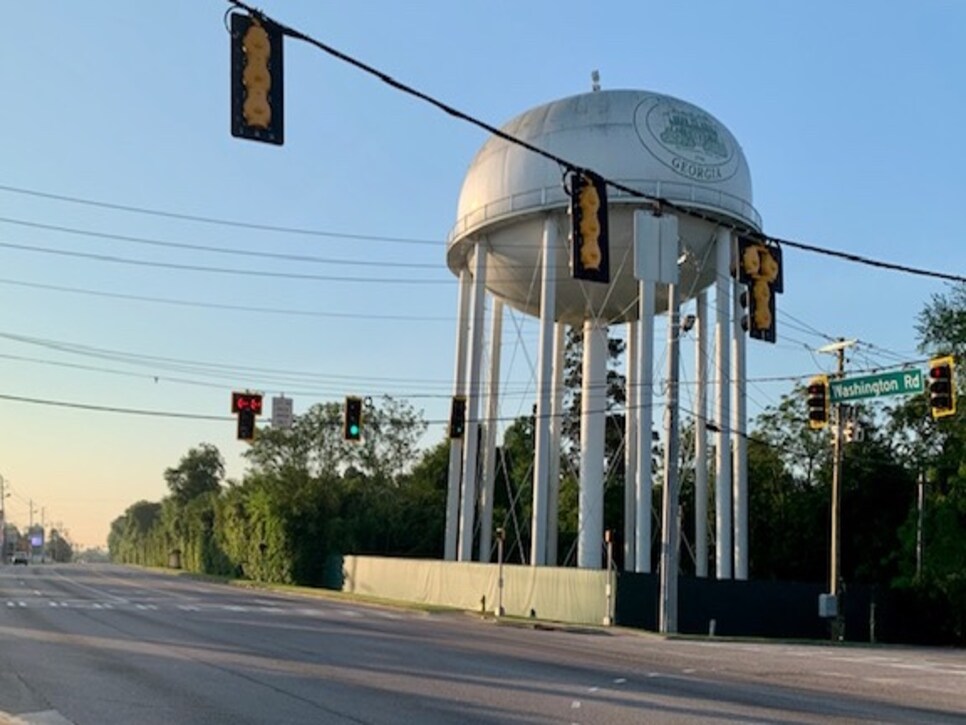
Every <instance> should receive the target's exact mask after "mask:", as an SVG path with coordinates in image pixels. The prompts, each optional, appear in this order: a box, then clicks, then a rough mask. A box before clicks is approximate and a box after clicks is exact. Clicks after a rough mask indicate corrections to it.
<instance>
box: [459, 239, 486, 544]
mask: <svg viewBox="0 0 966 725" xmlns="http://www.w3.org/2000/svg"><path fill="white" fill-rule="evenodd" d="M485 285H486V248H485V247H484V246H483V243H482V242H477V244H476V253H475V254H474V255H473V295H472V296H473V312H472V318H471V319H472V328H471V331H470V349H469V361H468V362H469V373H468V379H467V390H466V434H465V435H466V439H465V441H464V445H463V488H462V496H461V498H460V505H461V507H462V509H461V511H460V544H459V560H460V561H472V560H473V529H474V524H475V522H476V501H477V487H476V484H477V467H476V464H477V455H476V454H477V451H478V450H479V429H480V361H481V359H482V357H483V324H484V321H485V319H486V315H485V313H484V305H485V300H486V294H485V292H486V286H485Z"/></svg>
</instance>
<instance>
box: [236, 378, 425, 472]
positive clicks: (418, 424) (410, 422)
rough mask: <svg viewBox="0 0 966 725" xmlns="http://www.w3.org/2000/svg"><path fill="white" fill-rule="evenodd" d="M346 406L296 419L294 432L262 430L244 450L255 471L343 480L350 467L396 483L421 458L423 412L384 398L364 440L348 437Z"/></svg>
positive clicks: (325, 406)
mask: <svg viewBox="0 0 966 725" xmlns="http://www.w3.org/2000/svg"><path fill="white" fill-rule="evenodd" d="M342 416H343V411H342V404H341V403H319V404H317V405H313V406H312V407H311V408H309V409H308V410H307V411H306V412H305V413H304V414H302V415H299V416H296V417H295V420H294V421H293V425H292V427H291V428H289V429H273V428H271V427H266V428H264V429H259V432H258V436H257V437H256V438H255V442H254V443H253V444H252V446H251V447H250V448H249V449H248V450H247V451H246V452H245V457H246V458H247V459H248V461H249V462H250V463H251V464H252V468H253V469H254V470H255V471H257V472H259V473H265V474H271V475H278V476H286V475H289V474H290V473H294V474H298V475H307V476H310V477H322V478H325V477H331V476H338V475H340V474H341V473H342V472H344V471H345V469H346V468H347V467H348V466H354V467H356V468H357V469H359V470H361V471H363V472H365V473H366V474H368V475H374V476H378V477H381V478H384V479H387V480H395V479H396V478H397V477H398V476H400V475H401V474H402V473H404V472H405V471H406V470H407V468H408V467H409V466H411V464H412V462H413V460H414V459H415V458H416V455H417V444H418V441H419V439H420V437H421V436H422V435H423V433H424V432H425V430H426V423H425V421H424V420H423V419H422V413H421V412H417V411H416V410H415V409H414V408H413V407H412V406H410V405H409V404H408V403H406V402H405V401H400V400H396V399H395V398H392V397H390V396H383V398H382V399H381V405H379V406H375V405H369V406H367V407H366V408H365V410H364V412H363V421H362V439H361V441H360V442H358V443H357V442H351V441H346V440H345V439H344V437H343V431H342V424H343V417H342Z"/></svg>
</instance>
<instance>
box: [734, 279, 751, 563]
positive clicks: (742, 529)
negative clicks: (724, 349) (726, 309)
mask: <svg viewBox="0 0 966 725" xmlns="http://www.w3.org/2000/svg"><path fill="white" fill-rule="evenodd" d="M733 290H734V320H733V323H734V324H733V325H732V329H733V337H732V340H733V346H732V357H733V359H732V363H733V365H734V367H733V371H734V374H733V377H732V381H731V382H732V388H731V404H732V406H733V408H732V422H731V430H732V437H733V440H734V443H733V448H734V489H733V490H734V527H735V528H734V531H735V533H734V537H735V541H734V546H735V562H734V563H735V579H747V578H748V437H747V428H748V421H747V415H746V412H745V411H746V410H747V406H746V400H747V385H746V378H747V373H746V365H745V353H746V348H747V345H746V342H747V339H746V338H745V330H744V328H743V327H742V324H741V318H742V315H743V312H744V310H743V309H742V307H741V299H740V297H739V295H740V290H739V288H738V283H737V282H735V283H734V288H733Z"/></svg>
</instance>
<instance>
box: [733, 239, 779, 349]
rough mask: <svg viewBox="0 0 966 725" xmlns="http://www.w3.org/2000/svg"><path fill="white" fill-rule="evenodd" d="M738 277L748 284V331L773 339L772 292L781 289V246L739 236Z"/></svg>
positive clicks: (773, 293) (773, 298) (751, 334)
mask: <svg viewBox="0 0 966 725" xmlns="http://www.w3.org/2000/svg"><path fill="white" fill-rule="evenodd" d="M737 269H738V281H739V282H741V283H742V284H745V285H748V287H749V294H748V334H749V335H750V336H751V337H753V338H755V339H756V340H764V341H766V342H775V341H776V340H777V332H776V322H777V320H776V313H775V295H776V294H778V293H780V292H781V291H782V287H783V285H782V250H781V249H780V248H779V247H777V246H773V245H768V244H763V243H761V242H757V241H755V240H753V239H748V238H746V237H738V259H737Z"/></svg>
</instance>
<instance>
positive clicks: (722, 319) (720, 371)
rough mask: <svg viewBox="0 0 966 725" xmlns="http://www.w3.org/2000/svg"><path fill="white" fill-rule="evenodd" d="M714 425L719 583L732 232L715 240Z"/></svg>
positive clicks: (726, 468) (727, 485) (723, 561)
mask: <svg viewBox="0 0 966 725" xmlns="http://www.w3.org/2000/svg"><path fill="white" fill-rule="evenodd" d="M715 247H716V250H715V251H716V254H715V259H716V263H715V267H716V272H717V280H716V282H715V308H716V309H715V311H716V313H717V319H716V324H715V373H716V375H715V377H716V378H717V380H716V381H715V390H716V392H717V399H716V401H715V402H716V408H717V410H716V411H715V423H716V424H717V425H718V434H717V437H716V438H717V442H716V446H717V450H716V451H715V476H716V481H715V496H714V518H715V552H714V557H715V570H716V574H717V577H718V579H730V578H731V563H732V557H733V556H734V551H733V550H732V544H731V431H730V428H729V426H730V424H731V396H730V382H729V378H730V374H731V362H730V357H731V356H730V354H729V353H730V348H731V343H730V338H731V326H730V325H729V324H728V323H729V320H730V317H731V304H730V301H731V300H730V295H729V292H730V290H731V232H730V231H729V230H727V229H719V230H718V233H717V238H716V239H715Z"/></svg>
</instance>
